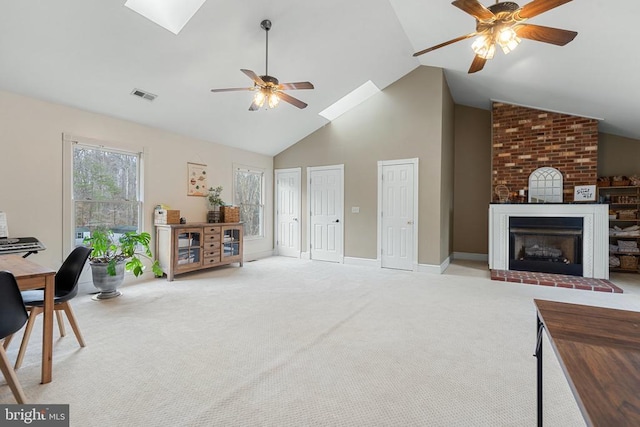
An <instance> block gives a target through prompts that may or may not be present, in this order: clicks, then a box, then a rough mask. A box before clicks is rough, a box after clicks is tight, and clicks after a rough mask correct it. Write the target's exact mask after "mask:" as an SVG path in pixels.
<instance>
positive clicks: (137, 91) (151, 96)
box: [131, 89, 158, 101]
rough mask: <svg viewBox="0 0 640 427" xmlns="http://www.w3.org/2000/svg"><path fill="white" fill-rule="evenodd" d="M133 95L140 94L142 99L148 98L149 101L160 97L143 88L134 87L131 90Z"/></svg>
mask: <svg viewBox="0 0 640 427" xmlns="http://www.w3.org/2000/svg"><path fill="white" fill-rule="evenodd" d="M131 95H135V96H138V97H140V98H142V99H146V100H147V101H153V100H154V99H156V98H157V97H158V95H154V94H152V93H149V92H145V91H143V90H140V89H134V90H132V91H131Z"/></svg>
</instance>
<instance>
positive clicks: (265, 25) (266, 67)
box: [260, 19, 271, 76]
mask: <svg viewBox="0 0 640 427" xmlns="http://www.w3.org/2000/svg"><path fill="white" fill-rule="evenodd" d="M260 28H262V29H263V30H264V31H265V36H266V37H265V38H266V48H265V52H266V54H265V61H264V74H265V76H268V75H269V30H270V29H271V21H269V20H268V19H265V20H263V21H262V22H261V23H260Z"/></svg>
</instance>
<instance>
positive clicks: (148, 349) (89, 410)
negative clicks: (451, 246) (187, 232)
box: [0, 257, 640, 427]
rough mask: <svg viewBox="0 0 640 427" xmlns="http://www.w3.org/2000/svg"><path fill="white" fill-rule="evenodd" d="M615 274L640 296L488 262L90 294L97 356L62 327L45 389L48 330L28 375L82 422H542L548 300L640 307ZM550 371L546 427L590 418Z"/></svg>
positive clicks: (282, 262) (256, 273) (90, 340)
mask: <svg viewBox="0 0 640 427" xmlns="http://www.w3.org/2000/svg"><path fill="white" fill-rule="evenodd" d="M612 281H613V282H614V283H616V285H618V286H620V287H622V288H623V289H624V292H625V293H624V294H606V293H599V292H593V291H580V290H573V289H561V288H550V287H545V286H533V285H523V284H516V283H510V282H497V281H492V280H490V279H489V271H488V269H487V266H486V263H478V262H456V263H454V264H452V265H451V266H450V267H449V268H448V270H447V272H446V274H444V275H431V274H427V273H412V272H403V271H394V270H386V269H373V268H368V267H361V266H351V265H341V264H331V263H323V262H312V261H304V260H299V259H291V258H282V257H272V258H267V259H263V260H259V261H256V262H249V263H245V265H244V267H242V268H237V267H226V268H219V269H214V270H209V271H207V272H203V273H197V274H190V275H184V276H178V277H177V280H175V281H174V282H167V281H166V280H164V279H152V280H149V281H145V282H142V283H137V284H133V285H129V286H126V287H124V288H123V293H124V295H123V296H122V297H120V298H117V299H114V300H108V301H92V300H91V298H90V295H86V294H85V295H80V296H78V297H77V298H76V299H74V300H73V301H72V305H73V306H74V309H75V311H76V315H77V317H78V321H79V323H80V327H81V329H82V331H83V333H84V337H85V340H86V341H87V347H86V348H84V349H80V348H79V347H78V345H77V342H76V341H75V338H74V337H73V335H72V334H71V331H70V330H69V331H68V332H69V335H67V337H64V338H58V335H57V329H56V335H55V339H54V342H55V347H54V376H53V382H52V383H50V384H47V385H41V384H39V379H40V366H39V358H40V340H39V338H38V337H39V336H40V333H41V330H38V329H36V330H34V333H33V336H32V340H31V342H30V345H29V349H28V351H27V357H26V358H25V363H24V365H23V367H22V368H21V369H20V370H19V371H18V376H19V378H20V381H21V383H22V385H23V387H24V389H25V392H26V394H27V396H28V398H29V399H30V401H31V402H33V403H68V404H70V408H71V425H72V426H82V427H85V426H101V427H104V426H122V425H127V426H530V425H535V420H536V400H535V399H536V381H535V378H536V364H535V358H534V357H533V356H532V354H533V351H534V345H535V310H534V306H533V299H534V298H542V299H551V300H558V301H567V302H575V303H581V304H592V305H600V306H606V307H617V308H624V309H630V310H636V311H640V281H639V280H638V278H637V277H636V276H632V275H626V276H621V277H617V276H616V277H613V278H612ZM40 326H41V320H40V319H39V321H38V328H39V327H40ZM68 329H69V328H68ZM20 338H21V336H16V340H15V341H14V343H12V345H11V347H10V349H9V356H10V358H12V359H15V355H16V353H17V347H18V343H19V339H20ZM544 364H545V366H544V369H545V371H544V374H545V425H548V426H562V427H566V426H582V425H584V422H583V420H582V416H581V414H580V412H579V410H578V407H577V404H576V402H575V400H574V398H573V395H572V393H571V391H570V389H569V385H568V383H567V381H566V379H565V377H564V375H563V374H562V371H561V370H560V367H559V364H558V362H557V359H556V357H555V355H554V354H553V351H552V349H551V347H550V346H549V343H548V342H545V358H544ZM0 402H3V403H14V401H13V398H12V396H11V392H10V391H9V389H8V387H7V386H6V384H5V383H4V381H3V380H1V379H0Z"/></svg>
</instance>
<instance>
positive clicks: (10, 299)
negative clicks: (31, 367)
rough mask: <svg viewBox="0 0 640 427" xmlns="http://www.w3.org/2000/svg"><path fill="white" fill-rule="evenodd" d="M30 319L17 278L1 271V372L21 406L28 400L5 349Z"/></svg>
mask: <svg viewBox="0 0 640 427" xmlns="http://www.w3.org/2000/svg"><path fill="white" fill-rule="evenodd" d="M28 317H29V316H28V315H27V310H26V309H25V307H24V304H23V302H22V296H21V295H20V289H19V288H18V283H17V282H16V278H15V277H13V274H11V273H10V272H8V271H0V340H4V341H5V342H4V344H3V345H2V346H0V370H2V374H3V375H4V378H5V379H6V380H7V384H9V388H10V389H11V391H12V392H13V396H14V397H15V399H16V401H17V402H18V403H20V404H24V403H26V400H27V399H26V397H25V395H24V392H23V391H22V386H20V383H19V382H18V377H17V375H16V372H15V370H14V369H13V368H12V367H11V363H10V362H9V358H8V357H7V352H6V351H5V348H6V345H8V344H9V342H8V341H11V337H12V336H13V334H14V333H16V332H17V331H19V330H20V329H21V328H22V327H23V326H24V324H25V323H26V322H27V318H28Z"/></svg>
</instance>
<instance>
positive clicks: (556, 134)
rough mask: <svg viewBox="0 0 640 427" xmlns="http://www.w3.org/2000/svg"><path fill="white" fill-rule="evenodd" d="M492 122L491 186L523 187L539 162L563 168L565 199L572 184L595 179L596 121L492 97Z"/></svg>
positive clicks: (570, 198) (569, 198)
mask: <svg viewBox="0 0 640 427" xmlns="http://www.w3.org/2000/svg"><path fill="white" fill-rule="evenodd" d="M492 126H493V132H492V188H495V186H496V185H499V184H504V185H506V186H507V187H508V188H509V190H510V191H511V192H518V191H519V190H528V184H529V175H530V174H531V172H533V171H534V170H536V169H537V168H540V167H543V166H550V167H553V168H556V169H558V170H559V171H560V172H561V173H562V176H563V178H564V188H563V196H564V197H563V198H564V201H565V202H571V201H573V187H574V186H576V185H594V184H596V181H597V179H598V171H597V168H598V121H597V120H595V119H591V118H585V117H578V116H572V115H569V114H562V113H554V112H549V111H542V110H536V109H532V108H527V107H522V106H517V105H510V104H506V103H501V102H494V103H493V105H492ZM493 199H494V200H496V199H497V197H496V195H495V194H494V195H493Z"/></svg>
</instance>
